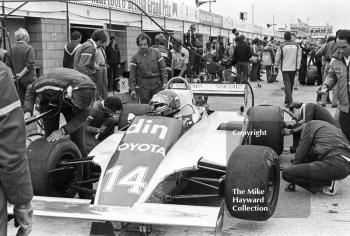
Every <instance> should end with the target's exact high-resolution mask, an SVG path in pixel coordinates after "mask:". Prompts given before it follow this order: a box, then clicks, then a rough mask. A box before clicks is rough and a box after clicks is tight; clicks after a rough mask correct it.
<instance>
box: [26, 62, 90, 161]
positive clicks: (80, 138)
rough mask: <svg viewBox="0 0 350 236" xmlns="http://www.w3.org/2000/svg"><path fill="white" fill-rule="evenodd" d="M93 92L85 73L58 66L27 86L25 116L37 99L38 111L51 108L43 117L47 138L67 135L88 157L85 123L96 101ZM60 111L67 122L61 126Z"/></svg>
mask: <svg viewBox="0 0 350 236" xmlns="http://www.w3.org/2000/svg"><path fill="white" fill-rule="evenodd" d="M95 94H96V86H95V84H94V82H93V81H92V80H91V79H90V78H89V77H88V76H87V75H84V74H82V73H80V72H78V71H76V70H73V69H68V68H57V69H54V70H52V71H51V72H49V73H48V74H46V75H44V76H42V77H40V78H39V79H38V80H36V81H34V82H33V84H32V86H31V87H30V88H28V90H27V93H26V98H25V104H24V105H25V106H24V112H25V114H24V116H25V118H29V117H30V116H31V114H32V112H33V107H34V103H35V100H36V99H38V100H39V109H40V112H41V113H43V112H46V111H49V110H51V112H49V113H48V115H47V116H45V117H43V119H42V120H43V124H44V131H45V135H46V136H47V141H48V142H52V141H56V140H59V139H61V138H63V137H64V136H65V135H68V134H69V135H70V137H71V140H72V141H73V142H74V143H75V144H76V145H77V146H78V148H79V150H80V152H81V155H82V157H83V158H84V157H86V156H87V151H86V145H85V131H84V123H85V121H86V119H87V117H88V115H89V111H90V109H91V107H92V105H93V103H94V101H95ZM60 113H62V114H63V116H64V118H65V119H66V122H67V124H66V125H64V126H62V127H61V128H59V124H60Z"/></svg>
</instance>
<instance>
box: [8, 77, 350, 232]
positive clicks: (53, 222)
mask: <svg viewBox="0 0 350 236" xmlns="http://www.w3.org/2000/svg"><path fill="white" fill-rule="evenodd" d="M263 79H264V81H262V82H259V84H260V85H261V86H258V83H257V82H253V83H251V85H252V88H253V90H254V95H255V105H261V104H271V105H277V106H281V107H283V103H284V92H283V90H281V87H283V83H282V78H281V75H279V76H278V77H277V79H278V80H279V82H276V83H273V84H268V83H266V78H265V77H263ZM297 88H298V90H294V91H293V97H294V100H295V101H302V102H315V99H316V92H315V91H316V88H317V87H316V86H301V85H297ZM213 103H214V105H222V104H226V105H228V106H230V105H231V104H230V101H227V100H226V99H223V98H220V99H219V100H214V101H213ZM327 109H328V110H329V111H330V112H331V113H332V114H333V115H334V113H335V111H336V109H335V108H330V105H328V106H327ZM285 118H286V120H288V119H290V118H289V117H287V116H286V117H285ZM291 143H292V138H291V136H288V137H285V140H284V147H285V148H286V149H288V147H289V146H290V145H291ZM292 158H293V154H290V153H289V152H288V151H287V150H285V152H284V153H283V154H282V155H281V156H280V165H281V166H282V167H287V166H290V165H291V164H290V160H291V159H292ZM285 184H286V183H285V182H284V181H283V180H282V179H281V185H280V195H279V200H278V204H277V208H276V211H275V213H274V215H273V217H272V218H270V219H269V220H268V221H264V222H254V221H245V220H239V219H235V218H232V217H231V216H230V215H229V213H228V212H227V211H226V210H225V217H224V226H223V233H222V234H223V235H225V236H226V235H337V236H339V235H350V233H349V232H350V203H349V199H350V178H346V179H344V180H343V181H342V190H341V191H340V192H339V193H338V195H336V196H328V195H323V194H321V193H317V194H310V193H308V192H307V191H305V190H303V189H301V188H299V187H297V188H296V192H285V191H284V186H285ZM90 226H91V221H85V220H75V219H60V218H46V217H34V226H33V232H32V235H39V236H41V235H52V236H59V235H60V236H61V235H62V236H63V235H77V236H80V235H89V232H90ZM15 232H16V231H15V228H14V227H13V221H11V222H10V223H9V233H8V235H15ZM153 235H174V236H175V235H176V236H178V235H213V234H212V233H209V232H208V231H206V230H203V229H199V228H197V229H184V228H182V227H165V226H162V227H158V228H155V232H154V233H153Z"/></svg>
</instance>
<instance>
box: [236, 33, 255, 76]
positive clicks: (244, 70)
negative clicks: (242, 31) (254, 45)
mask: <svg viewBox="0 0 350 236" xmlns="http://www.w3.org/2000/svg"><path fill="white" fill-rule="evenodd" d="M251 57H252V51H251V49H250V46H249V45H248V44H247V43H246V42H245V37H244V35H240V36H238V39H237V46H236V47H235V49H234V52H233V63H234V64H235V65H236V69H237V74H238V75H239V76H243V78H244V79H245V80H247V79H248V68H249V59H250V58H251Z"/></svg>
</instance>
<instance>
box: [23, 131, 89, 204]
mask: <svg viewBox="0 0 350 236" xmlns="http://www.w3.org/2000/svg"><path fill="white" fill-rule="evenodd" d="M27 156H28V165H29V170H30V174H31V178H32V184H33V190H34V194H35V195H39V196H52V197H67V198H71V197H74V196H75V194H76V193H77V191H76V190H75V189H74V188H70V187H69V185H70V184H72V183H74V182H77V181H81V180H82V175H83V169H82V165H79V164H76V165H60V164H59V163H60V162H61V161H64V160H66V161H68V160H77V159H81V154H80V151H79V149H78V147H77V146H76V145H75V144H74V143H73V142H72V141H70V140H67V139H60V140H58V141H55V142H47V141H46V138H45V137H43V138H40V139H37V140H35V141H33V142H32V143H31V144H30V145H29V146H28V147H27Z"/></svg>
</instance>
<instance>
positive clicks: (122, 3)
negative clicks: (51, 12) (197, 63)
mask: <svg viewBox="0 0 350 236" xmlns="http://www.w3.org/2000/svg"><path fill="white" fill-rule="evenodd" d="M131 1H132V2H134V3H136V4H137V5H139V6H140V7H141V8H142V9H143V10H144V11H146V12H147V13H148V14H150V15H154V16H160V17H168V18H174V19H180V20H187V21H194V22H198V10H197V9H196V8H194V7H188V6H187V5H185V4H184V3H178V2H174V1H173V0H131ZM82 3H84V4H89V5H94V6H102V7H111V8H116V9H118V10H121V11H128V12H139V10H138V9H137V7H136V6H135V5H133V4H132V3H129V2H128V1H127V0H90V1H82Z"/></svg>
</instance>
